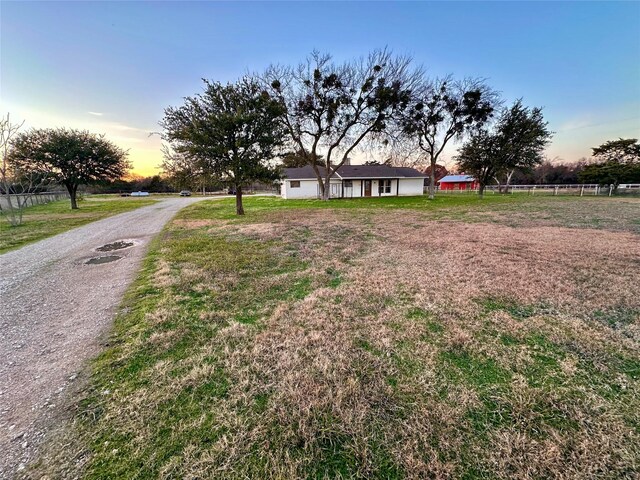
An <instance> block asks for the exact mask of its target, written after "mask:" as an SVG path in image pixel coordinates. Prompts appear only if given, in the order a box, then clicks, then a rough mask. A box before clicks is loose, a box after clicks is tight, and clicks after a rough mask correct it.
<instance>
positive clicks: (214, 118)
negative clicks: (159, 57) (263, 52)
mask: <svg viewBox="0 0 640 480" xmlns="http://www.w3.org/2000/svg"><path fill="white" fill-rule="evenodd" d="M282 114H283V108H282V105H281V103H280V102H279V101H277V100H275V99H273V98H272V97H271V96H270V95H269V93H268V92H266V91H265V90H264V88H262V87H261V86H260V85H259V84H258V83H257V82H256V81H254V80H253V79H251V78H248V77H245V78H243V79H241V80H240V81H238V82H237V83H230V84H227V85H223V84H221V83H219V82H209V81H206V80H205V91H204V92H203V93H202V94H199V95H196V96H195V97H187V98H186V99H185V103H184V105H182V106H181V107H169V108H167V109H166V110H165V115H164V119H163V120H162V122H161V123H160V125H161V126H162V127H163V129H164V133H163V135H162V137H163V139H164V140H166V141H167V142H168V143H169V145H170V146H171V150H170V151H173V152H175V154H174V156H173V157H165V163H166V164H167V166H171V167H178V166H179V165H180V164H179V162H182V163H184V164H185V165H186V166H187V167H188V168H190V169H191V170H192V171H193V172H198V173H199V174H200V175H211V176H213V177H215V178H216V179H217V180H219V181H220V182H222V183H225V184H227V185H230V186H232V187H233V188H235V192H236V213H237V214H238V215H243V214H244V207H243V205H242V186H243V185H245V184H246V183H250V182H253V181H268V180H275V179H276V178H277V175H278V174H277V171H276V169H275V168H274V167H273V165H271V163H270V161H271V159H272V158H273V157H274V156H275V150H276V149H277V148H278V147H279V146H280V145H281V144H282V141H283V140H282V139H283V137H284V135H285V132H284V131H283V128H282V124H281V122H280V121H279V118H280V117H281V116H282Z"/></svg>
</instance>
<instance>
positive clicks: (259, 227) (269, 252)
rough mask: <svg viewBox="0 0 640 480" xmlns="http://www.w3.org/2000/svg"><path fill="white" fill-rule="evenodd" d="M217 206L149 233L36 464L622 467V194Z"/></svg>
mask: <svg viewBox="0 0 640 480" xmlns="http://www.w3.org/2000/svg"><path fill="white" fill-rule="evenodd" d="M246 210H247V215H246V217H244V218H237V217H235V216H234V215H233V205H232V200H230V201H227V200H223V201H217V202H202V203H198V204H195V205H193V206H190V207H188V208H187V209H185V210H183V211H182V212H181V213H180V214H179V215H178V217H177V218H176V219H175V220H174V221H173V222H172V223H171V224H170V225H169V226H168V227H167V229H166V230H165V231H164V233H163V234H162V236H161V238H159V239H158V240H157V241H156V242H155V244H154V245H153V246H152V248H151V250H150V254H149V256H148V258H147V260H146V262H145V264H144V268H143V270H142V272H141V274H140V276H139V278H138V279H137V281H136V282H135V284H134V285H133V287H132V288H131V289H130V292H129V294H128V296H127V298H126V300H125V302H124V305H123V307H122V310H121V313H120V314H119V316H118V319H117V321H116V326H115V329H114V331H113V334H112V338H111V339H110V340H109V342H108V344H109V346H108V347H107V348H106V349H105V351H104V352H103V353H102V354H101V355H100V356H99V358H97V359H96V360H95V362H94V363H93V365H92V367H91V373H90V380H89V381H88V385H87V386H86V387H85V388H84V390H82V392H81V394H80V397H81V400H79V401H78V403H77V404H76V405H75V409H73V411H74V412H75V413H74V414H73V416H72V418H71V419H70V421H69V425H68V426H66V427H65V428H62V429H61V430H60V431H59V432H58V433H57V434H56V436H55V437H54V439H53V440H51V442H50V445H49V447H48V449H47V450H46V451H45V453H44V455H43V457H42V458H41V460H40V462H39V464H38V465H36V467H35V468H34V469H33V470H31V472H30V475H33V476H34V477H39V476H41V475H48V476H49V477H51V478H75V477H82V478H92V479H94V478H95V479H98V478H100V479H106V478H110V479H112V478H137V479H142V478H261V479H267V478H278V479H288V478H291V479H294V478H317V479H322V478H385V479H388V478H415V479H418V478H504V479H507V478H531V479H533V478H575V479H578V478H637V477H636V475H637V472H638V471H639V469H640V383H639V382H640V349H639V342H640V303H639V302H638V298H640V241H639V240H640V237H639V233H640V200H638V199H635V200H634V199H608V198H607V199H597V198H596V199H586V198H582V199H580V198H575V197H574V198H570V197H565V198H563V197H552V198H535V199H534V198H530V197H517V196H515V197H514V196H511V197H497V196H496V197H487V198H486V199H485V200H483V201H480V200H478V199H477V198H475V197H470V196H462V195H460V196H455V197H454V196H450V197H444V198H440V199H438V200H436V201H435V202H428V201H427V200H426V199H423V198H390V199H383V200H380V199H372V200H353V201H332V202H330V203H329V204H326V203H322V202H317V201H282V200H280V199H275V198H251V199H247V200H246Z"/></svg>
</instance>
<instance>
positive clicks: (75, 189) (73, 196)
mask: <svg viewBox="0 0 640 480" xmlns="http://www.w3.org/2000/svg"><path fill="white" fill-rule="evenodd" d="M65 186H66V187H67V191H68V192H69V198H70V199H71V210H78V202H77V200H76V193H77V192H78V186H77V185H72V184H69V185H65Z"/></svg>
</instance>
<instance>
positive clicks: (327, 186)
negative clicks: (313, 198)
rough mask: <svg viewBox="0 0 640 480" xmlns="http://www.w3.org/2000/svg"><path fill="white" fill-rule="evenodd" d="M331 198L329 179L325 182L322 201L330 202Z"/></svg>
mask: <svg viewBox="0 0 640 480" xmlns="http://www.w3.org/2000/svg"><path fill="white" fill-rule="evenodd" d="M330 196H331V180H330V179H329V177H327V178H325V179H324V181H323V188H322V200H324V201H328V200H329V198H330Z"/></svg>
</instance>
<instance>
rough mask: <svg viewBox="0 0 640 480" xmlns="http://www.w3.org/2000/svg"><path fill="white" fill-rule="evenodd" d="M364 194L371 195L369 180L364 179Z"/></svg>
mask: <svg viewBox="0 0 640 480" xmlns="http://www.w3.org/2000/svg"><path fill="white" fill-rule="evenodd" d="M364 196H365V197H370V196H371V180H365V181H364Z"/></svg>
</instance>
